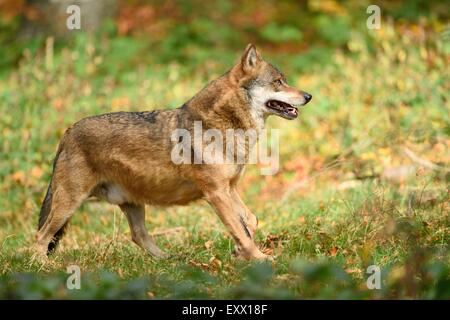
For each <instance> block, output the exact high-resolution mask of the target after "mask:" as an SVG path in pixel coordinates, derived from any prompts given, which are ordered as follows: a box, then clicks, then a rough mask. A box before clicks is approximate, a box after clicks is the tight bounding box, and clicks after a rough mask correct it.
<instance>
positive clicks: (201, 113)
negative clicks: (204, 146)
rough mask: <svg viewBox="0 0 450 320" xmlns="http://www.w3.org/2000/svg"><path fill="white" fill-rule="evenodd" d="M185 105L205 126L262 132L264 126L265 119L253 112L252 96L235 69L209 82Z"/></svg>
mask: <svg viewBox="0 0 450 320" xmlns="http://www.w3.org/2000/svg"><path fill="white" fill-rule="evenodd" d="M185 105H186V109H187V111H188V113H189V114H190V118H191V120H193V121H202V125H203V128H205V129H208V128H214V129H218V130H221V131H223V132H225V130H226V129H243V130H248V129H254V130H257V131H259V130H260V129H262V127H263V126H264V119H263V118H262V119H258V118H257V117H256V115H254V114H252V111H251V107H250V101H249V97H248V96H247V94H246V92H245V90H244V89H242V88H241V87H239V85H238V84H237V83H236V81H234V80H233V79H232V76H231V72H227V73H226V74H224V75H223V76H221V77H219V78H218V79H216V80H214V81H212V82H211V83H209V84H208V85H207V86H206V87H204V88H203V89H202V90H201V91H200V92H199V93H197V94H196V95H195V96H194V97H192V98H191V99H190V100H189V101H188V102H186V104H185ZM261 120H262V121H261Z"/></svg>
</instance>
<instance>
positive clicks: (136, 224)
mask: <svg viewBox="0 0 450 320" xmlns="http://www.w3.org/2000/svg"><path fill="white" fill-rule="evenodd" d="M120 209H121V210H122V211H123V213H125V216H126V217H127V220H128V224H129V225H130V230H131V238H132V239H133V242H134V243H136V244H137V245H138V246H139V247H141V248H142V249H144V250H146V251H147V252H149V253H150V254H151V255H152V256H154V257H156V258H160V259H164V258H168V257H169V255H168V254H167V253H166V252H164V251H162V250H161V249H160V248H158V246H157V245H156V244H155V241H154V240H153V237H152V236H150V235H149V234H148V232H147V229H146V228H145V207H144V206H143V205H137V204H129V203H127V204H121V205H120Z"/></svg>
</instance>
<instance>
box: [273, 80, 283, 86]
mask: <svg viewBox="0 0 450 320" xmlns="http://www.w3.org/2000/svg"><path fill="white" fill-rule="evenodd" d="M274 83H275V84H277V85H279V86H281V85H282V84H283V80H281V79H277V80H275V81H274Z"/></svg>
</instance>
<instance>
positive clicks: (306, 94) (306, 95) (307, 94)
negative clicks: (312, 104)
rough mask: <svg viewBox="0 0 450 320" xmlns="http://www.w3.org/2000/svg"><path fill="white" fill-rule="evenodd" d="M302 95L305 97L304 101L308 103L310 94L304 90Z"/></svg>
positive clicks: (310, 97)
mask: <svg viewBox="0 0 450 320" xmlns="http://www.w3.org/2000/svg"><path fill="white" fill-rule="evenodd" d="M303 97H304V98H305V100H306V103H308V102H309V101H310V100H311V99H312V95H310V94H309V93H306V92H305V93H304V94H303Z"/></svg>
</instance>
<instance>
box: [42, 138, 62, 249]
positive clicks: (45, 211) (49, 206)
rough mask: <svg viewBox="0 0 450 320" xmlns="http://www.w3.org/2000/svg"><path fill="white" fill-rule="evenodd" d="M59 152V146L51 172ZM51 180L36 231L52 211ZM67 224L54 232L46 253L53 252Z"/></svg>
mask: <svg viewBox="0 0 450 320" xmlns="http://www.w3.org/2000/svg"><path fill="white" fill-rule="evenodd" d="M60 152H61V145H60V147H59V149H58V151H57V153H56V157H55V160H54V162H53V172H55V166H56V162H57V161H58V157H59V154H60ZM52 180H53V178H52ZM52 180H50V184H49V186H48V189H47V193H46V194H45V198H44V201H43V202H42V207H41V212H40V213H39V223H38V231H39V230H40V229H41V228H42V227H43V226H44V224H45V221H47V218H48V216H49V214H50V211H51V209H52V199H53V191H52V182H53V181H52ZM66 226H67V223H66V224H64V225H63V226H62V227H61V229H59V230H58V232H56V234H55V235H54V236H53V239H52V241H50V243H49V245H48V250H47V251H48V253H50V252H52V251H53V250H55V248H56V246H57V245H58V242H59V240H60V239H61V237H62V236H63V235H64V231H65V229H66Z"/></svg>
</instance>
